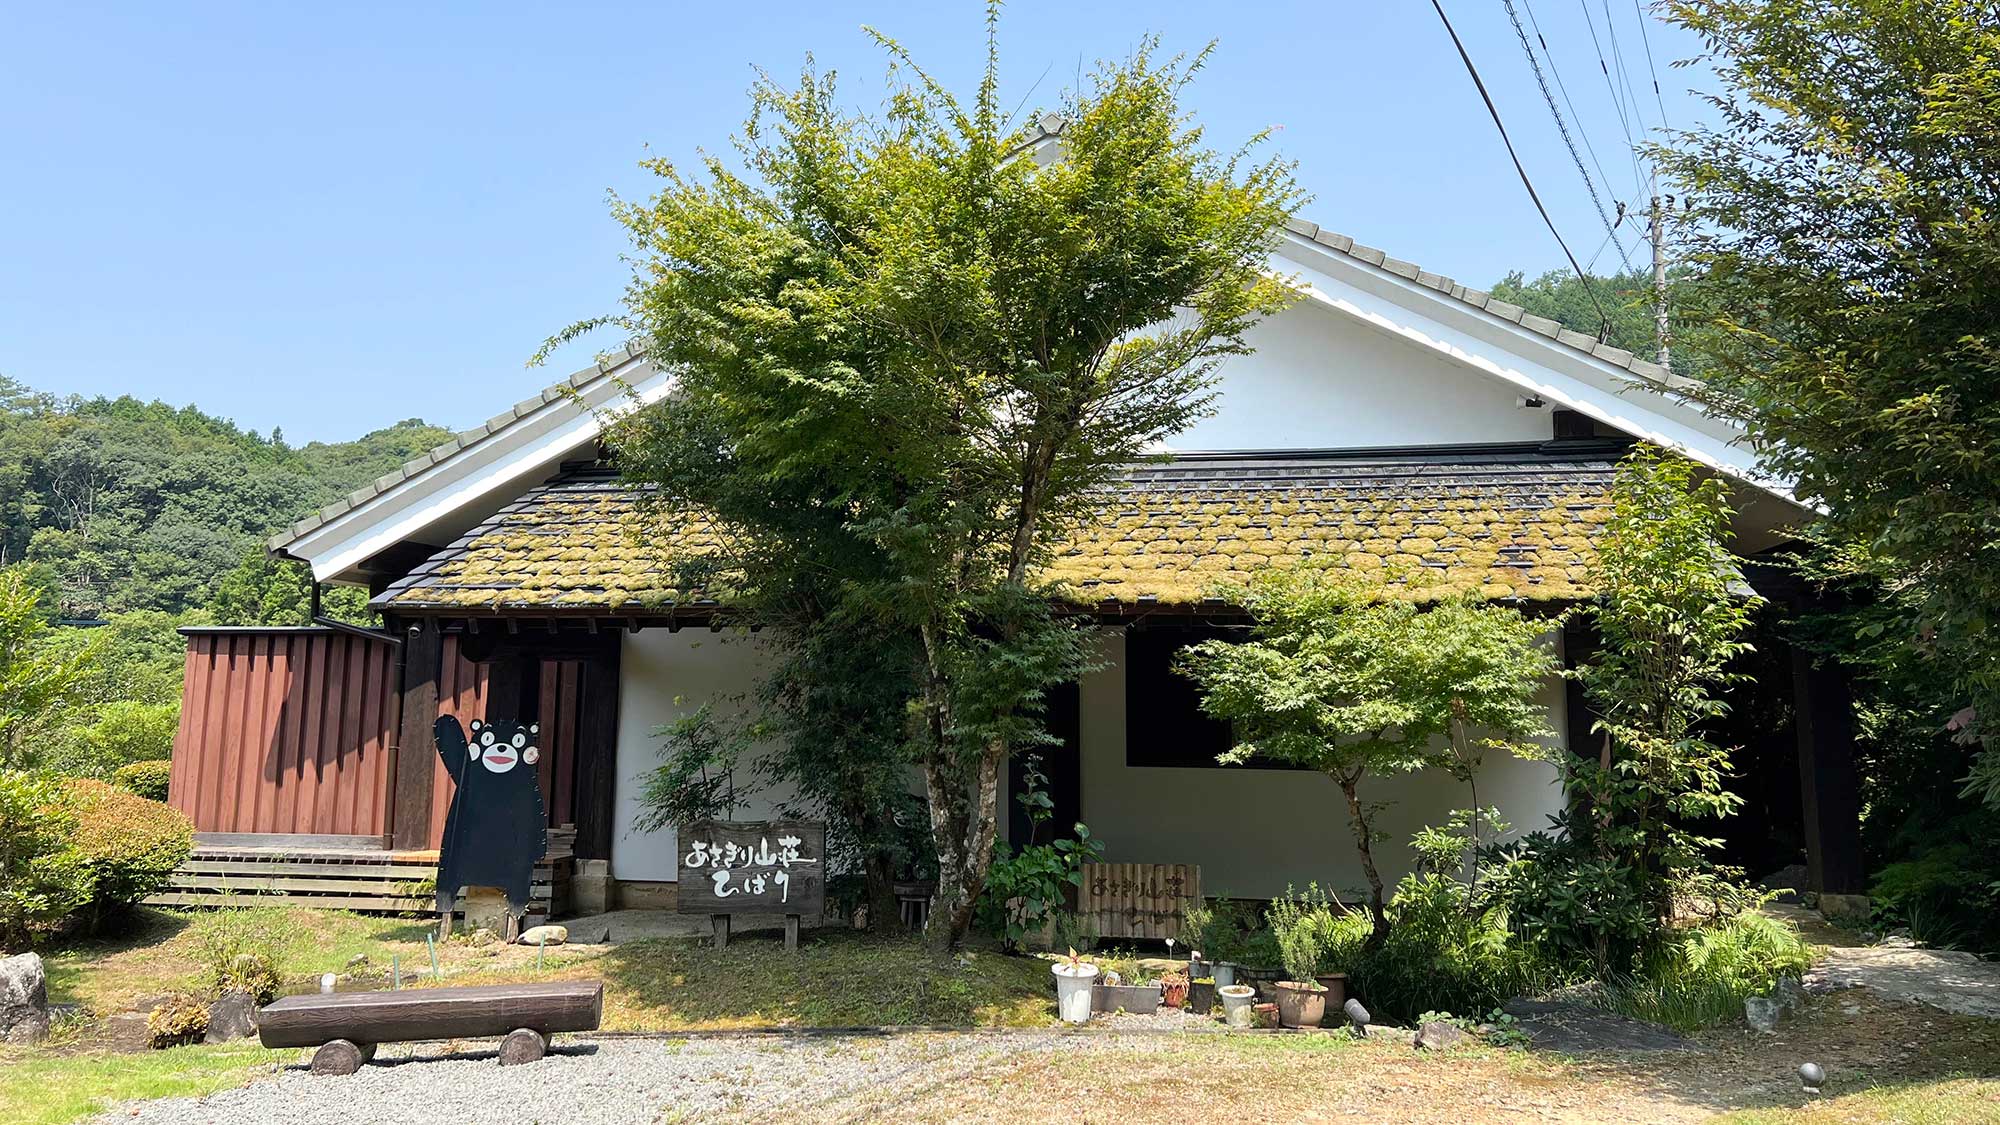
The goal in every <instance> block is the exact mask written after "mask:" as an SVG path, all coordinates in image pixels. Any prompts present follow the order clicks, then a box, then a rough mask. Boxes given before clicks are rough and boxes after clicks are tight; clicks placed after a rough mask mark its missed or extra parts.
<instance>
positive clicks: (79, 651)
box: [0, 377, 449, 776]
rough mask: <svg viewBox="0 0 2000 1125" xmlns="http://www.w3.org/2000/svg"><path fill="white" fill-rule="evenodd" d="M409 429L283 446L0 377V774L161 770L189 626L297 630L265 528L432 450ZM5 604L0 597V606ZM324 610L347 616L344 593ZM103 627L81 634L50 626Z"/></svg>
mask: <svg viewBox="0 0 2000 1125" xmlns="http://www.w3.org/2000/svg"><path fill="white" fill-rule="evenodd" d="M447 436H449V435H448V432H447V431H445V430H443V429H440V428H438V427H436V426H431V425H427V424H425V423H423V422H421V421H417V420H415V419H410V420H407V421H403V422H398V423H396V424H395V425H393V426H390V427H388V428H387V429H382V430H377V431H375V432H374V433H371V434H368V435H366V436H364V437H361V438H358V439H356V440H354V441H347V442H336V443H333V444H326V443H322V442H314V443H312V444H309V445H305V446H299V447H293V446H291V445H288V444H286V442H285V441H284V439H283V437H282V435H280V434H278V433H273V434H271V435H270V436H269V437H265V436H262V435H259V434H257V433H255V432H249V431H245V430H242V429H239V428H238V427H237V426H236V425H235V424H234V423H232V422H229V421H227V420H224V419H221V418H217V417H214V416H213V415H209V414H206V413H203V412H202V411H201V410H199V409H196V408H195V407H192V406H188V407H172V406H168V405H166V404H165V403H160V402H140V401H139V400H137V399H134V398H129V397H127V398H117V399H107V398H91V399H84V398H75V397H69V398H62V397H58V396H55V395H50V394H44V393H41V392H37V391H34V390H31V389H29V388H28V387H25V386H22V385H21V384H19V383H17V382H14V381H12V380H9V379H6V378H4V377H0V587H4V588H0V594H5V593H6V592H7V591H8V590H13V591H28V592H30V593H31V594H32V597H28V598H26V599H25V600H24V599H22V598H15V599H13V601H12V602H11V604H0V686H4V685H6V684H9V683H15V682H17V681H18V682H21V683H31V682H35V681H37V680H39V681H40V682H41V683H43V684H44V686H46V685H47V684H49V683H52V682H56V681H60V682H61V684H62V688H61V690H54V691H39V692H30V691H26V690H22V691H14V692H7V691H0V766H25V767H29V768H36V769H49V770H55V771H58V772H62V773H74V774H86V775H93V776H106V775H108V774H110V773H111V771H113V770H115V769H116V768H118V767H119V766H121V765H124V764H126V763H128V762H134V761H143V760H148V759H159V758H164V757H166V756H167V754H168V753H169V752H170V750H171V748H172V745H173V736H174V726H175V723H176V721H177V719H178V716H179V713H180V682H181V660H182V651H183V645H182V642H181V638H180V637H179V636H178V635H177V634H176V632H175V630H176V629H177V628H179V627H180V626H182V625H189V624H206V623H215V624H227V625H251V624H272V625H303V624H305V623H306V617H307V604H308V600H307V599H308V586H307V577H306V573H305V568H304V567H302V566H299V565H297V564H294V563H284V562H279V561H276V560H273V559H271V558H269V557H268V556H266V555H265V553H264V540H265V539H266V538H267V537H269V535H270V534H271V533H272V532H273V531H275V530H276V529H278V528H280V527H283V526H284V525H286V524H288V523H291V522H293V521H296V520H297V519H299V518H300V517H301V516H303V515H305V514H307V513H309V512H311V511H313V510H315V509H317V508H319V507H321V506H323V505H325V504H327V503H328V502H330V501H332V500H334V499H335V498H337V497H339V496H341V495H343V494H345V493H347V492H351V491H353V490H354V489H355V488H356V487H358V486H359V485H361V484H362V483H363V482H365V481H370V480H373V479H375V478H376V477H379V476H381V475H382V474H384V473H386V472H388V471H389V470H390V469H392V468H394V467H396V466H398V465H400V464H402V463H403V462H404V461H407V460H409V459H411V458H412V457H415V456H416V455H417V454H419V453H421V452H423V451H424V450H426V449H429V448H431V447H433V446H435V445H437V444H439V443H440V442H442V441H443V440H444V439H445V438H446V437H447ZM7 601H8V599H6V598H4V597H0V602H7ZM327 606H328V610H329V612H331V613H333V614H335V615H338V616H346V617H350V618H358V617H360V616H362V615H363V611H364V607H363V595H362V593H361V592H360V591H357V590H342V591H338V592H333V593H332V596H331V597H330V598H329V600H328V602H327ZM100 619H101V620H103V621H105V622H106V623H105V624H103V625H101V626H98V627H94V628H80V627H76V626H75V625H74V624H71V625H68V626H65V625H63V624H58V622H71V623H75V622H79V621H97V620H100Z"/></svg>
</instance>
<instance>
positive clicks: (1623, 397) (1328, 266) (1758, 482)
mask: <svg viewBox="0 0 2000 1125" xmlns="http://www.w3.org/2000/svg"><path fill="white" fill-rule="evenodd" d="M1272 266H1273V270H1274V272H1276V273H1278V274H1279V275H1281V276H1286V275H1288V276H1289V279H1290V281H1291V283H1292V284H1293V286H1294V287H1295V288H1297V289H1298V291H1299V292H1300V293H1302V294H1303V295H1304V298H1305V299H1306V300H1308V301H1311V302H1313V303H1314V304H1316V305H1318V306H1320V307H1323V308H1327V309H1332V310H1334V311H1337V312H1339V313H1341V314H1343V315H1346V316H1349V317H1352V318H1354V319H1355V320H1358V321H1360V322H1362V323H1364V324H1367V325H1369V326H1371V327H1373V328H1375V329H1377V330H1379V331H1383V332H1387V333H1389V334H1390V335H1392V336H1396V337H1399V338H1401V339H1404V340H1407V341H1409V342H1411V343H1414V344H1416V345H1418V346H1420V347H1424V348H1428V349H1430V350H1431V351H1433V352H1437V353H1439V354H1441V355H1443V356H1445V357H1447V358H1449V359H1451V360H1452V361H1454V362H1456V363H1459V364H1461V365H1463V366H1466V367H1470V368H1472V369H1473V370H1476V371H1479V372H1481V373H1483V374H1486V375H1489V376H1491V377H1493V378H1497V379H1501V380H1504V381H1505V382H1508V383H1511V384H1513V385H1514V386H1516V387H1519V388H1520V389H1521V390H1522V391H1523V392H1525V393H1526V394H1529V395H1532V396H1535V397H1538V398H1543V399H1547V400H1551V401H1554V402H1556V403H1560V404H1561V405H1563V406H1565V407H1568V408H1569V409H1571V410H1575V411H1576V412H1578V413H1580V414H1583V415H1585V416H1587V417H1590V418H1594V419H1596V420H1598V421H1600V422H1602V423H1604V424H1605V425H1607V426H1611V427H1613V428H1615V429H1618V430H1620V431H1623V432H1625V433H1628V434H1631V435H1633V436H1634V437H1638V438H1643V439H1645V440H1646V441H1649V442H1652V443H1653V444H1655V445H1659V446H1664V447H1666V448H1668V449H1673V450H1676V451H1678V452H1680V453H1682V454H1684V455H1686V456H1687V457H1689V458H1692V459H1693V460H1694V461H1696V462H1698V463H1700V464H1703V465H1706V466H1708V467H1709V468H1711V469H1714V470H1715V471H1717V472H1719V473H1722V474H1724V475H1726V476H1729V477H1733V478H1735V479H1737V480H1741V481H1743V482H1745V483H1747V484H1751V485H1754V486H1755V487H1757V488H1759V489H1762V490H1764V491H1766V492H1769V493H1771V494H1772V495H1774V496H1778V497H1780V498H1782V499H1784V500H1786V501H1788V502H1790V503H1793V504H1797V503H1798V500H1797V499H1796V498H1794V496H1793V495H1792V486H1791V482H1789V481H1785V480H1781V479H1778V478H1776V477H1773V476H1772V475H1770V474H1768V473H1765V472H1763V471H1761V470H1760V469H1759V468H1758V467H1757V462H1756V458H1755V456H1754V455H1753V454H1752V453H1751V451H1750V450H1749V449H1747V448H1745V447H1744V446H1743V444H1742V439H1743V431H1742V430H1741V429H1740V428H1739V427H1737V426H1736V425H1734V424H1733V423H1731V422H1729V421H1727V420H1726V419H1722V418H1718V417H1715V416H1714V415H1712V414H1710V413H1708V412H1707V411H1705V410H1704V409H1702V408H1701V407H1700V406H1699V405H1698V404H1696V403H1694V402H1691V401H1689V400H1688V399H1686V398H1684V397H1682V396H1680V395H1677V394H1674V393H1673V392H1671V391H1668V390H1666V389H1665V388H1662V387H1659V386H1657V385H1656V384H1653V383H1650V382H1648V381H1646V380H1643V379H1641V378H1639V377H1638V376H1635V375H1633V374H1632V373H1630V372H1628V371H1623V370H1620V369H1619V368H1617V367H1614V366H1612V365H1611V364H1609V363H1606V362H1604V361H1603V360H1601V359H1598V358H1596V357H1594V356H1591V355H1588V354H1585V353H1584V352H1582V351H1579V350H1577V349H1575V348H1572V347H1570V346H1568V345H1567V344H1564V343H1561V342H1560V341H1557V340H1553V339H1550V338H1549V337H1547V336H1544V335H1542V334H1541V333H1539V332H1535V331H1533V330H1532V329H1528V328H1523V327H1521V326H1520V325H1518V324H1512V323H1509V322H1508V321H1505V320H1502V319H1501V318H1499V317H1497V316H1493V315H1491V314H1488V313H1486V312H1483V311H1481V310H1480V309H1478V308H1475V307H1473V306H1472V305H1469V304H1467V303H1465V302H1464V301H1460V300H1458V299H1457V298H1455V297H1453V296H1451V295H1450V294H1448V293H1441V292H1439V291H1437V290H1435V289H1431V288H1429V287H1427V286H1424V285H1419V284H1417V283H1415V282H1413V281H1410V280H1409V279H1407V278H1403V277H1399V276H1397V275H1396V274H1393V273H1390V272H1388V271H1386V270H1381V269H1377V268H1375V267H1373V266H1370V265H1368V264H1367V263H1365V262H1362V261H1360V260H1359V259H1356V258H1354V257H1352V256H1350V255H1347V254H1343V253H1340V252H1339V251H1336V250H1333V249H1331V248H1327V247H1321V246H1318V245H1317V244H1315V243H1312V242H1309V241H1307V240H1304V239H1301V238H1298V237H1296V236H1291V235H1287V237H1286V238H1285V241H1284V242H1283V243H1282V244H1281V245H1280V246H1279V247H1278V249H1277V250H1276V252H1275V253H1274V255H1273V261H1272Z"/></svg>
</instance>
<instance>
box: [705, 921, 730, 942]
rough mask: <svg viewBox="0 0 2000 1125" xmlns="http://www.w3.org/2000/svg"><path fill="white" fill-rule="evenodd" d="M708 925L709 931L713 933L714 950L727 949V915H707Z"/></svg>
mask: <svg viewBox="0 0 2000 1125" xmlns="http://www.w3.org/2000/svg"><path fill="white" fill-rule="evenodd" d="M708 925H709V928H710V929H711V930H713V931H714V933H715V948H717V949H726V948H728V946H729V915H727V914H711V915H709V916H708Z"/></svg>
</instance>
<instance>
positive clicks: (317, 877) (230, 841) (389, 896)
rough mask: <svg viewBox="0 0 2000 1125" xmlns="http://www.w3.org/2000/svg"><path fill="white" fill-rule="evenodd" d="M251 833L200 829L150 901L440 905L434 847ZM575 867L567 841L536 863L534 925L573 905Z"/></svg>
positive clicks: (389, 910)
mask: <svg viewBox="0 0 2000 1125" xmlns="http://www.w3.org/2000/svg"><path fill="white" fill-rule="evenodd" d="M252 840H253V838H251V837H245V836H220V835H211V834H208V833H198V834H197V835H196V837H195V847H194V852H193V854H191V855H190V856H189V857H188V859H187V862H185V863H183V864H181V866H180V869H179V870H177V871H175V872H174V876H173V880H172V882H170V883H169V884H168V887H167V889H166V890H164V891H162V892H160V893H159V894H156V895H153V896H152V897H151V898H148V899H146V900H145V901H146V902H147V903H148V904H149V905H153V906H229V905H242V904H243V903H244V901H245V900H247V899H259V900H262V899H272V898H277V899H283V900H284V901H285V902H286V903H287V904H288V905H294V906H312V907H320V908H324V909H328V910H353V911H358V912H360V913H364V914H432V913H435V911H436V909H437V902H436V892H435V890H434V889H433V888H434V887H435V885H436V881H437V861H438V853H437V852H435V851H390V850H388V849H386V848H383V847H381V846H380V845H379V844H378V845H375V846H372V847H371V846H367V845H357V844H355V843H347V842H342V843H333V842H331V841H329V840H327V839H326V838H324V837H303V838H301V839H300V840H299V841H297V842H294V841H287V840H285V839H284V837H282V836H268V837H260V838H255V839H254V842H252ZM557 843H558V841H552V844H557ZM572 867H573V863H572V862H571V856H570V853H569V852H568V850H567V849H566V848H563V849H562V850H556V849H554V848H552V854H551V855H550V856H549V858H547V859H545V860H543V861H542V862H540V863H538V864H536V865H535V880H534V884H533V886H532V887H531V889H530V891H529V897H528V919H527V924H529V925H537V924H539V923H540V922H543V921H546V920H547V919H549V918H550V917H557V916H560V915H561V914H563V913H566V912H567V911H568V909H569V884H570V871H571V868H572Z"/></svg>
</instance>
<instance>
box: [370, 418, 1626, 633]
mask: <svg viewBox="0 0 2000 1125" xmlns="http://www.w3.org/2000/svg"><path fill="white" fill-rule="evenodd" d="M1621 452H1622V447H1620V446H1619V445H1617V444H1616V443H1611V444H1606V443H1602V442H1581V443H1577V442H1548V443H1544V444H1541V445H1536V444H1533V443H1528V444H1509V445H1491V446H1445V447H1439V448H1436V449H1433V450H1428V451H1420V450H1318V451H1303V452H1291V451H1285V452H1273V453H1246V454H1230V453H1215V454H1185V455H1181V456H1178V457H1176V458H1174V459H1173V460H1172V461H1168V462H1146V463H1142V464H1138V465H1134V466H1132V467H1131V468H1130V469H1128V470H1127V471H1126V472H1125V473H1124V474H1122V475H1121V476H1120V477H1119V478H1118V479H1117V480H1116V481H1114V482H1113V483H1111V484H1110V485H1109V486H1107V487H1105V488H1103V489H1100V490H1099V491H1098V492H1097V494H1096V495H1095V497H1094V498H1093V500H1094V503H1093V512H1094V515H1093V516H1092V518H1090V519H1088V520H1086V521H1085V522H1084V524H1083V525H1082V526H1080V527H1079V528H1077V529H1076V531H1075V532H1074V533H1073V534H1072V535H1071V536H1070V537H1069V539H1068V541H1067V542H1066V543H1065V544H1064V545H1063V546H1062V547H1061V548H1059V549H1058V551H1057V552H1056V557H1055V558H1054V560H1053V562H1052V563H1051V565H1050V566H1049V568H1048V569H1047V571H1046V572H1044V574H1043V575H1042V577H1044V578H1046V579H1051V580H1056V581H1059V582H1061V583H1063V584H1064V585H1065V586H1066V587H1067V589H1068V590H1069V592H1070V595H1071V598H1072V600H1074V601H1075V602H1076V603H1078V604H1080V605H1085V606H1103V605H1106V604H1107V603H1115V604H1116V605H1118V606H1120V607H1124V608H1131V607H1142V606H1147V605H1162V606H1194V605H1197V604H1199V603H1201V602H1203V601H1204V600H1206V599H1208V598H1210V597H1211V596H1213V594H1214V592H1215V588H1216V586H1217V585H1218V584H1224V583H1227V584H1240V583H1242V582H1245V581H1247V580H1248V579H1249V578H1250V577H1251V576H1252V575H1254V574H1256V573H1257V572H1259V571H1261V570H1265V569H1268V568H1271V567H1291V566H1314V567H1323V568H1326V569H1330V570H1338V571H1342V572H1345V573H1349V574H1351V575H1353V576H1355V577H1356V578H1357V579H1359V580H1361V581H1364V582H1367V583H1371V584H1374V585H1378V586H1380V587H1381V588H1382V589H1383V591H1384V592H1385V593H1386V594H1388V595H1390V596H1395V597H1407V598H1412V599H1418V600H1429V599H1434V598H1438V597H1444V596H1448V595H1452V594H1458V593H1467V592H1472V593H1478V594H1481V595H1483V596H1485V597H1489V598H1516V599H1521V600H1524V601H1564V600H1574V599H1578V598H1582V597H1587V596H1589V594H1590V592H1591V591H1590V588H1589V586H1588V570H1589V566H1590V564H1591V562H1592V560H1593V559H1594V558H1595V557H1596V551H1595V544H1596V541H1597V538H1598V535H1599V534H1600V533H1601V531H1602V529H1603V525H1604V521H1605V519H1606V518H1607V517H1608V516H1609V514H1610V506H1609V501H1608V493H1609V489H1610V486H1611V478H1612V474H1613V471H1614V468H1615V464H1616V459H1617V457H1618V456H1619V455H1620V453H1621ZM643 494H644V493H643V489H641V488H639V487H637V486H634V485H632V484H629V483H627V482H625V481H622V480H620V479H619V478H618V476H617V474H616V473H615V472H614V471H612V470H609V469H604V468H601V467H594V468H590V469H580V470H571V471H568V472H565V473H563V474H561V475H559V476H557V477H556V478H555V479H553V480H551V481H549V482H547V483H545V484H543V485H541V486H539V487H537V488H534V489H531V490H529V491H528V492H527V493H526V494H525V495H523V496H522V497H521V498H520V499H519V500H518V501H516V502H514V503H512V504H509V505H507V506H506V507H505V508H502V509H501V510H500V511H499V512H497V513H495V514H494V515H493V516H492V517H491V518H489V519H487V520H485V521H484V522H482V523H481V524H480V525H479V526H478V527H475V528H473V529H472V530H471V531H469V532H467V533H466V534H465V535H463V536H461V537H460V538H459V540H458V541H457V542H455V543H453V544H451V545H450V546H449V547H447V548H445V549H444V550H442V551H440V552H438V553H437V554H436V555H434V556H432V557H431V559H430V560H428V561H427V562H425V563H423V564H422V565H420V566H419V567H417V569H416V570H415V571H413V572H412V573H411V574H410V575H409V576H408V577H406V578H404V579H402V580H400V581H398V582H396V583H395V584H393V585H391V586H390V587H389V588H388V589H387V590H385V591H384V592H383V593H382V594H381V596H379V597H377V598H376V599H375V602H374V605H375V607H376V608H378V609H393V610H397V611H400V612H405V613H409V612H434V613H468V612H469V613H500V612H512V613H519V612H522V611H530V612H532V611H536V610H541V611H547V612H550V613H588V612H594V613H601V614H604V615H607V616H625V615H629V614H645V613H660V612H663V611H667V610H671V609H674V608H687V607H690V606H707V605H713V604H714V602H713V601H708V600H705V594H704V593H703V592H700V591H683V590H677V589H675V588H674V586H673V584H672V581H671V579H670V577H669V575H670V573H671V570H672V567H671V563H672V560H673V558H674V557H675V556H676V555H689V554H693V555H702V554H707V553H709V552H711V551H713V550H714V549H715V546H716V539H715V536H714V533H713V532H712V531H711V529H710V528H709V526H708V524H707V522H706V521H705V520H701V519H690V520H688V521H687V522H685V523H683V524H681V525H679V526H678V527H665V528H663V527H661V526H659V524H658V523H657V522H655V521H654V519H652V518H649V517H648V516H647V515H643V514H642V513H641V510H640V502H641V497H642V496H643Z"/></svg>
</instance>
